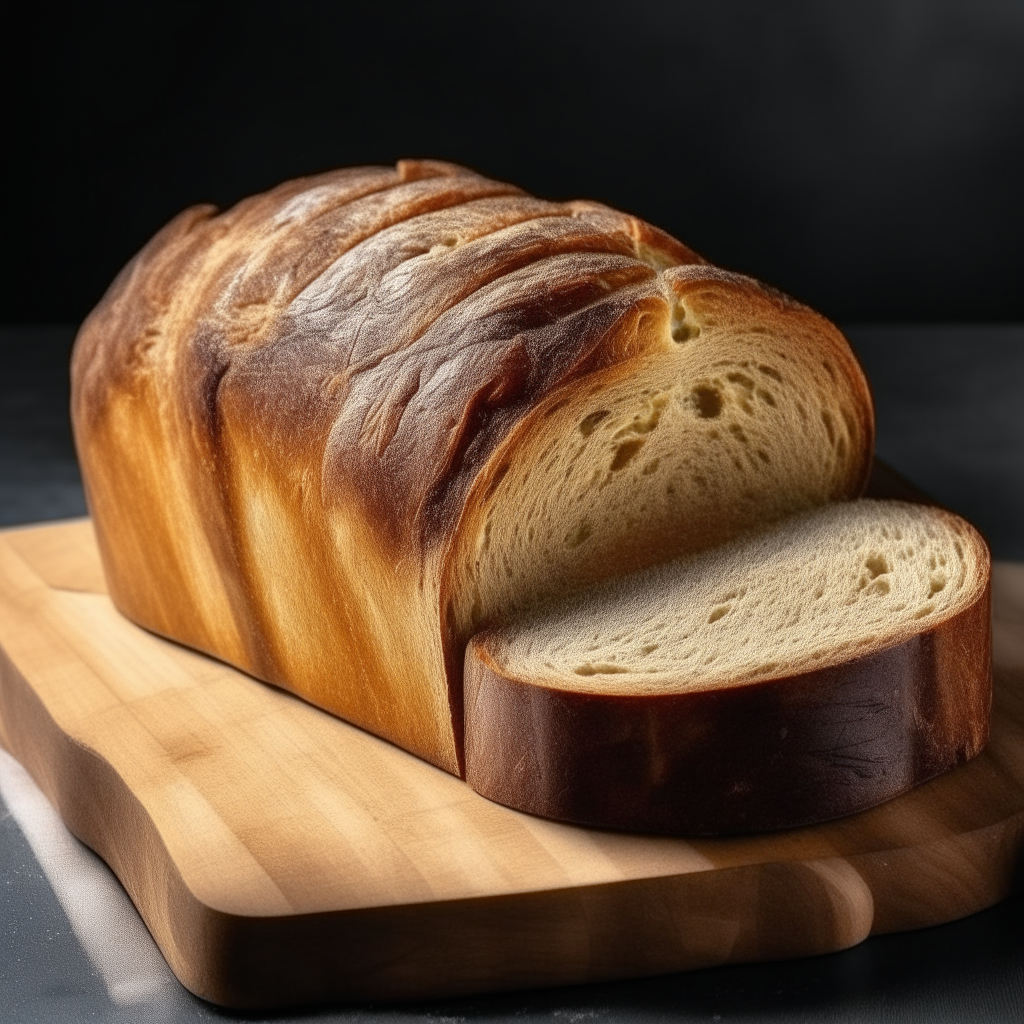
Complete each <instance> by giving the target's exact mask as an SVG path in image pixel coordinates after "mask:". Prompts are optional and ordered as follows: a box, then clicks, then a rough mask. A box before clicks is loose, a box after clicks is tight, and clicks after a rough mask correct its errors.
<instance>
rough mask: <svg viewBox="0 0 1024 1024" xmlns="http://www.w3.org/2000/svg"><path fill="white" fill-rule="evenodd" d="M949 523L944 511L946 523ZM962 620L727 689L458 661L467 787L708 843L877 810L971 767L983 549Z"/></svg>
mask: <svg viewBox="0 0 1024 1024" xmlns="http://www.w3.org/2000/svg"><path fill="white" fill-rule="evenodd" d="M945 514H948V513H945ZM977 548H978V553H979V556H980V557H979V563H980V565H981V566H982V567H983V574H982V576H981V577H980V578H979V579H978V581H977V585H976V589H975V591H974V594H973V595H972V597H971V599H970V601H969V602H968V604H967V606H966V607H964V608H962V609H961V610H960V611H958V612H956V613H955V614H952V615H950V616H948V617H947V618H945V619H944V620H942V621H939V622H937V623H935V624H934V625H933V626H932V627H931V628H928V629H925V630H922V631H920V632H916V633H914V632H910V631H908V630H902V631H901V632H899V633H897V634H896V635H894V636H892V637H890V638H889V641H888V642H887V643H885V644H878V645H875V646H874V647H873V648H872V649H871V650H870V651H869V652H868V653H866V654H864V655H863V656H860V657H857V658H853V659H850V660H848V661H845V662H842V663H840V664H835V665H831V666H826V667H824V668H822V669H818V670H815V671H809V672H802V673H799V674H796V675H790V676H779V677H776V678H771V679H765V680H759V681H756V682H753V683H748V684H744V685H738V686H733V687H715V688H708V689H706V690H701V691H693V690H691V691H688V692H683V693H674V694H659V695H646V696H632V695H627V694H623V693H614V692H613V693H609V694H605V693H600V694H599V693H592V692H585V691H579V690H570V689H562V688H559V687H558V686H557V685H553V684H551V683H545V684H537V683H536V682H530V681H525V680H521V679H517V678H513V677H510V676H509V675H508V674H506V673H505V672H504V671H503V669H502V668H501V666H500V665H499V664H498V663H497V662H496V660H495V659H494V657H492V654H491V648H492V646H493V640H494V634H493V633H483V634H481V635H479V636H477V637H475V638H474V639H473V641H472V642H471V643H470V645H469V647H468V648H467V651H466V670H465V679H466V689H465V697H466V780H467V782H468V783H469V784H470V785H471V786H472V787H473V788H474V789H475V790H476V791H477V792H478V793H481V794H482V795H484V796H486V797H488V798H489V799H491V800H495V801H496V802H498V803H502V804H505V805H507V806H509V807H513V808H515V809H517V810H521V811H528V812H530V813H532V814H538V815H542V816H544V817H548V818H555V819H557V820H560V821H572V822H576V823H578V824H581V825H595V826H600V827H604V828H616V829H623V830H629V831H643V832H660V833H667V834H680V835H683V834H688V835H719V834H727V833H736V832H755V831H764V830H770V829H780V828H788V827H793V826H797V825H806V824H811V823H815V822H820V821H827V820H829V819H832V818H838V817H842V816H843V815H847V814H852V813H854V812H856V811H861V810H865V809H867V808H869V807H873V806H875V805H876V804H879V803H882V802H884V801H886V800H889V799H891V798H893V797H895V796H899V795H900V794H901V793H905V792H907V791H908V790H910V789H912V788H913V787H915V786H917V785H920V784H921V783H922V782H925V781H927V780H928V779H930V778H933V777H934V776H936V775H938V774H940V773H942V772H944V771H947V770H949V769H951V768H954V767H956V766H957V765H959V764H962V763H964V762H965V761H968V760H970V759H971V758H972V757H974V756H975V755H976V754H978V753H979V752H980V751H981V750H982V748H983V747H984V746H985V743H986V742H987V741H988V728H989V713H990V710H991V702H992V665H991V647H992V639H991V611H990V601H991V598H990V573H991V563H990V557H989V554H988V550H987V548H986V547H985V545H984V542H983V541H982V540H981V538H980V537H977Z"/></svg>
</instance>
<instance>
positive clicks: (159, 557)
mask: <svg viewBox="0 0 1024 1024" xmlns="http://www.w3.org/2000/svg"><path fill="white" fill-rule="evenodd" d="M702 282H705V283H715V284H717V285H720V286H721V287H722V288H726V289H731V294H733V295H734V296H735V305H736V308H735V309H733V310H732V313H731V314H730V315H734V316H736V317H739V318H741V319H742V317H743V316H744V315H745V314H744V310H745V309H746V308H747V307H749V308H754V307H756V308H757V309H758V310H760V311H762V312H764V315H766V316H769V317H770V318H775V320H776V321H777V322H778V323H780V324H783V325H786V324H792V325H797V326H799V327H800V330H802V331H804V332H805V333H806V334H807V337H808V338H810V339H811V340H809V341H797V342H794V344H795V345H797V346H801V345H809V346H810V349H809V350H812V349H814V346H815V345H818V344H820V345H822V346H824V347H826V348H827V350H828V352H829V353H830V358H832V359H833V362H835V365H836V368H837V371H838V377H837V378H836V383H835V385H834V386H835V388H836V390H837V391H838V392H841V393H842V394H843V395H846V396H848V397H849V399H850V402H851V403H852V406H851V408H852V412H851V424H850V425H849V431H850V433H849V437H850V438H851V444H852V446H853V448H854V450H853V451H852V452H851V453H849V458H848V463H849V466H848V469H847V470H846V471H845V472H844V475H843V478H842V484H841V487H840V493H837V494H835V495H833V496H834V497H853V496H854V495H855V494H856V493H857V492H858V491H859V489H860V487H861V486H862V483H863V481H864V479H866V474H867V472H868V468H869V464H870V450H871V443H872V440H873V418H872V410H871V400H870V394H869V392H868V389H867V385H866V382H865V380H864V377H863V374H862V372H861V371H860V368H859V367H858V366H857V364H856V361H855V359H854V358H853V356H852V353H850V351H849V349H848V347H847V346H846V344H845V341H844V340H843V339H842V336H841V335H839V333H838V331H836V330H835V328H834V327H832V325H830V324H828V322H827V321H825V320H823V319H822V318H821V317H819V316H817V314H815V313H813V312H812V311H810V310H807V309H806V308H804V307H801V306H799V304H797V303H794V302H793V301H792V300H789V299H785V298H784V297H780V296H779V295H778V294H776V293H774V292H771V291H770V290H768V289H765V288H764V287H763V286H761V285H759V284H757V282H754V281H751V280H749V279H747V278H742V277H740V276H738V275H730V274H727V273H726V272H724V271H719V270H717V269H716V268H712V267H710V266H708V265H707V264H706V263H705V262H704V261H703V260H702V259H701V258H700V257H699V256H697V255H696V254H695V253H693V252H692V251H691V250H689V249H688V248H687V247H686V246H684V245H682V244H681V243H679V242H678V241H676V240H675V239H672V238H671V237H670V236H668V235H665V234H664V233H663V232H660V231H659V230H658V229H656V228H653V227H651V226H650V225H646V224H644V223H643V222H642V221H639V220H638V219H636V218H634V217H631V216H628V215H626V214H621V213H618V212H616V211H614V210H610V209H608V208H606V207H603V206H600V205H599V204H595V203H587V202H570V203H548V202H544V201H541V200H537V199H534V198H532V197H530V196H527V195H525V194H524V193H523V192H522V191H521V190H519V189H517V188H515V187H514V186H511V185H508V184H505V183H502V182H495V181H491V180H489V179H486V178H483V177H481V176H480V175H477V174H474V173H472V172H470V171H467V170H465V169H463V168H458V167H454V166H452V165H448V164H440V163H436V162H432V161H402V162H400V163H399V164H398V165H397V167H396V168H384V167H366V168H353V169H348V170H344V171H337V172H332V173H330V174H326V175H322V176H320V177H317V178H312V179H305V180H299V181H295V182H288V183H286V184H284V185H282V186H280V187H279V188H277V189H274V190H272V191H270V192H268V193H265V194H264V195H261V196H255V197H253V198H252V199H248V200H245V201H243V202H242V203H239V204H238V205H237V206H236V207H234V208H232V209H231V210H229V211H227V212H226V213H223V214H219V215H217V214H216V211H215V210H214V209H213V208H212V207H196V208H194V209H192V210H188V211H186V212H185V213H183V214H181V215H180V216H179V217H178V218H176V219H175V220H174V221H172V222H171V224H169V225H168V226H167V227H166V228H165V229H163V231H161V232H160V233H159V234H158V235H157V236H156V237H155V238H154V239H153V240H152V241H151V242H150V243H149V244H148V245H147V246H146V247H145V249H143V251H142V252H141V253H140V254H139V255H138V256H137V257H136V258H135V259H134V260H133V261H132V262H131V263H130V264H129V265H128V266H127V267H126V268H125V270H124V271H123V272H122V273H121V275H119V277H118V279H117V280H116V281H115V282H114V284H113V285H112V287H111V289H110V290H109V292H108V293H107V295H106V296H105V297H104V298H103V300H102V301H101V303H100V304H99V306H98V307H97V308H96V310H95V311H94V312H93V313H92V314H91V315H90V317H89V318H88V319H87V320H86V322H85V323H84V325H83V327H82V329H81V331H80V333H79V337H78V339H77V342H76V346H75V351H74V355H73V365H72V417H73V425H74V430H75V438H76V445H77V448H78V453H79V459H80V462H81V465H82V469H83V478H84V481H85V486H86V495H87V500H88V502H89V507H90V510H91V512H92V515H93V518H94V521H95V525H96V530H97V537H98V541H99V546H100V551H101V555H102V558H103V562H104V568H105V571H106V574H107V579H108V583H109V589H110V593H111V596H112V598H113V600H114V602H115V604H116V606H117V607H118V608H119V609H120V610H121V611H122V612H123V613H124V614H125V615H127V616H128V617H129V618H131V619H133V620H134V621H136V622H137V623H139V624H141V625H142V626H144V627H146V628H148V629H150V630H152V631H154V632H156V633H159V634H161V635H164V636H167V637H170V638H172V639H174V640H177V641H179V642H182V643H185V644H187V645H189V646H191V647H195V648H197V649H199V650H203V651H205V652H207V653H209V654H212V655H214V656H215V657H218V658H220V659H222V660H224V661H227V662H229V663H231V664H234V665H236V666H238V667H240V668H242V669H244V670H245V671H247V672H249V673H251V674H252V675H254V676H256V677H258V678H260V679H263V680H265V681H267V682H270V683H273V684H276V685H279V686H282V687H284V688H286V689H289V690H292V691H293V692H296V693H298V694H300V695H301V696H303V697H304V698H306V699H308V700H310V701H312V702H313V703H316V704H318V705H320V706H321V707H324V708H326V709H327V710H330V711H332V712H334V713H336V714H339V715H341V716H342V717H344V718H346V719H348V720H349V721H352V722H354V723H355V724H357V725H360V726H362V727H364V728H366V729H368V730H370V731H372V732H374V733H376V734H378V735H381V736H383V737H385V738H387V739H390V740H392V741H393V742H395V743H397V744H399V745H401V746H403V747H405V748H406V749H408V750H410V751H412V752H413V753H415V754H417V755H419V756H421V757H423V758H425V759H427V760H428V761H431V762H432V763H434V764H436V765H438V766H440V767H442V768H444V769H446V770H447V771H451V772H454V773H460V774H461V772H462V733H463V718H462V685H463V684H462V678H461V671H462V653H463V652H462V649H461V647H460V646H459V645H460V643H463V642H464V639H465V638H462V637H460V636H459V634H458V631H457V630H456V629H455V628H454V627H453V625H452V621H451V614H450V613H451V607H452V602H453V601H454V600H455V598H456V597H457V594H455V591H456V590H457V581H453V576H452V574H453V569H452V565H453V561H454V559H455V557H456V554H457V552H458V551H459V550H460V531H464V530H465V529H467V528H468V525H467V524H472V523H473V521H474V517H475V515H476V512H477V507H478V505H479V504H480V503H481V502H484V501H485V500H486V494H487V482H488V481H489V480H490V479H492V478H493V476H494V474H495V472H496V468H495V467H496V466H497V465H498V464H499V461H500V459H502V458H504V457H505V456H506V455H507V454H508V453H509V452H511V451H514V449H515V446H516V444H517V443H519V439H520V438H522V437H523V436H525V435H526V434H527V433H529V427H530V425H531V424H534V423H536V422H537V419H538V417H539V416H540V415H541V412H542V411H543V410H544V409H546V408H548V407H550V405H551V404H552V403H553V402H556V401H557V400H559V397H560V396H562V395H565V394H567V393H571V392H572V390H573V389H574V388H575V389H578V388H579V387H581V385H582V382H584V381H587V382H589V381H590V380H591V379H593V378H595V376H597V375H600V374H602V373H606V372H613V373H620V372H621V373H628V372H629V367H630V366H631V365H632V361H634V360H638V359H641V358H643V357H645V356H648V355H650V352H649V347H650V345H651V344H653V342H651V341H650V340H649V337H650V332H649V331H648V332H646V333H645V331H644V330H641V329H640V327H639V326H638V325H639V324H640V323H641V322H642V321H643V318H644V316H645V315H655V316H658V317H662V318H663V319H664V321H665V323H666V325H667V322H668V317H669V311H670V308H671V307H672V303H673V302H675V301H676V299H675V298H674V296H678V295H681V294H683V293H685V292H687V289H689V290H690V291H691V292H694V294H696V293H697V292H699V290H700V288H701V284H702ZM747 315H749V311H748V314H747ZM759 315H760V314H759ZM666 336H667V335H666ZM815 339H818V340H815ZM662 343H664V344H669V345H671V344H672V342H671V340H667V341H664V342H661V341H659V342H658V344H662ZM831 365H832V363H831V362H830V366H831ZM829 372H830V373H831V372H832V371H831V370H830V371H829ZM830 386H831V385H830Z"/></svg>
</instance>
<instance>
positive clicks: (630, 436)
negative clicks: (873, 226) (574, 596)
mask: <svg viewBox="0 0 1024 1024" xmlns="http://www.w3.org/2000/svg"><path fill="white" fill-rule="evenodd" d="M665 276H666V278H667V280H668V282H669V283H670V285H671V288H672V292H671V294H672V307H671V311H669V310H668V309H666V310H663V311H662V312H663V314H668V315H664V316H663V317H662V318H659V317H657V316H656V315H655V313H653V312H652V313H649V314H647V315H646V317H645V319H646V321H647V324H646V330H647V331H649V332H650V333H651V334H653V335H655V337H652V338H651V339H650V340H649V341H648V342H647V344H646V346H645V348H646V351H645V352H644V354H643V355H641V356H639V357H637V358H635V359H633V360H631V361H629V362H628V363H625V364H622V365H618V366H616V367H614V368H612V369H610V370H607V371H604V372H599V373H595V374H594V375H593V376H592V377H591V378H590V379H588V380H586V381H584V382H580V385H578V386H574V387H572V388H570V389H566V390H565V391H564V392H561V393H557V394H555V395H554V396H552V399H551V400H550V401H549V403H548V405H547V406H546V407H545V408H543V409H542V410H539V412H538V413H537V414H535V415H534V416H532V417H531V419H530V420H529V421H528V422H527V423H526V424H524V426H523V428H522V429H521V430H520V431H519V432H518V433H517V434H516V436H514V437H513V438H511V439H510V442H511V443H510V445H509V448H510V451H509V454H508V455H507V456H503V455H502V453H499V455H498V456H497V457H496V458H495V459H494V460H493V465H494V467H495V468H494V470H493V471H492V475H491V476H490V478H489V479H488V478H487V477H484V478H483V480H484V481H486V487H485V488H484V489H483V490H484V495H483V496H482V499H481V500H480V501H479V503H478V504H471V505H470V508H469V509H468V511H467V515H466V517H465V519H464V522H463V524H462V527H461V529H460V539H461V542H462V548H461V550H460V551H459V554H458V558H457V559H456V567H455V573H456V575H455V580H456V590H457V593H458V597H457V598H456V601H455V610H456V622H457V631H458V636H459V638H460V639H461V640H462V641H463V642H464V641H465V640H466V639H468V637H469V636H471V635H472V634H473V633H475V632H476V631H477V630H478V629H479V628H480V627H481V626H483V625H486V624H488V623H490V622H495V621H502V620H503V619H505V618H507V617H508V615H509V614H511V613H513V612H514V611H515V610H517V609H522V608H525V607H527V606H528V605H529V604H530V603H533V602H536V601H537V600H539V599H543V598H545V597H548V596H551V595H553V594H557V593H565V592H566V591H569V590H573V589H577V588H579V587H581V586H585V585H586V584H588V583H592V582H594V581H595V580H598V579H601V578H606V577H609V576H618V575H621V574H623V573H627V572H631V571H633V570H635V569H637V568H641V567H643V566H647V565H651V564H654V563H657V562H662V561H666V560H669V559H672V558H674V557H676V556H678V555H682V554H686V553H688V552H693V551H700V550H703V549H706V548H709V547H713V546H715V545H717V544H720V543H722V542H723V541H725V540H728V539H729V538H731V537H734V536H736V535H737V534H738V533H740V532H743V531H745V530H749V529H751V528H753V527H756V526H759V525H763V524H765V523H767V522H771V521H773V520H775V519H778V518H779V517H781V516H784V515H787V514H790V513H792V512H795V511H799V510H802V509H807V508H811V507H814V506H816V505H820V504H822V503H825V502H828V501H832V500H837V499H841V498H846V497H851V496H853V494H855V493H857V490H859V488H858V489H857V490H851V488H850V481H851V480H852V479H854V478H855V477H856V476H857V474H858V473H860V472H862V470H861V468H860V466H861V459H862V452H863V448H862V446H863V444H864V441H865V438H866V437H867V434H868V430H869V427H868V426H867V424H866V423H865V421H864V419H863V409H862V408H861V407H859V406H858V403H857V400H856V398H855V394H854V392H852V391H851V390H850V389H849V381H850V380H851V377H852V375H853V368H852V366H851V364H850V362H849V358H848V356H847V354H846V352H845V351H844V349H843V347H841V346H839V345H835V344H827V343H826V344H823V341H824V339H823V338H822V337H821V333H820V330H819V325H818V324H817V323H815V322H813V321H810V320H802V318H801V317H800V316H799V315H792V314H790V315H779V314H780V311H779V310H777V309H775V308H773V306H772V303H771V301H770V300H769V299H768V298H767V297H766V296H761V297H759V298H755V297H754V296H753V295H749V294H748V295H746V296H743V297H742V298H741V296H740V294H739V293H738V292H737V291H736V290H735V286H734V285H733V284H732V283H731V282H730V281H728V280H726V279H721V280H715V279H713V278H711V277H710V275H708V273H707V272H706V271H705V270H703V269H701V270H700V271H699V272H697V273H694V272H693V270H692V269H691V268H677V269H675V270H673V271H670V272H668V273H666V275H665ZM644 329H645V328H644V326H641V328H640V330H644Z"/></svg>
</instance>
